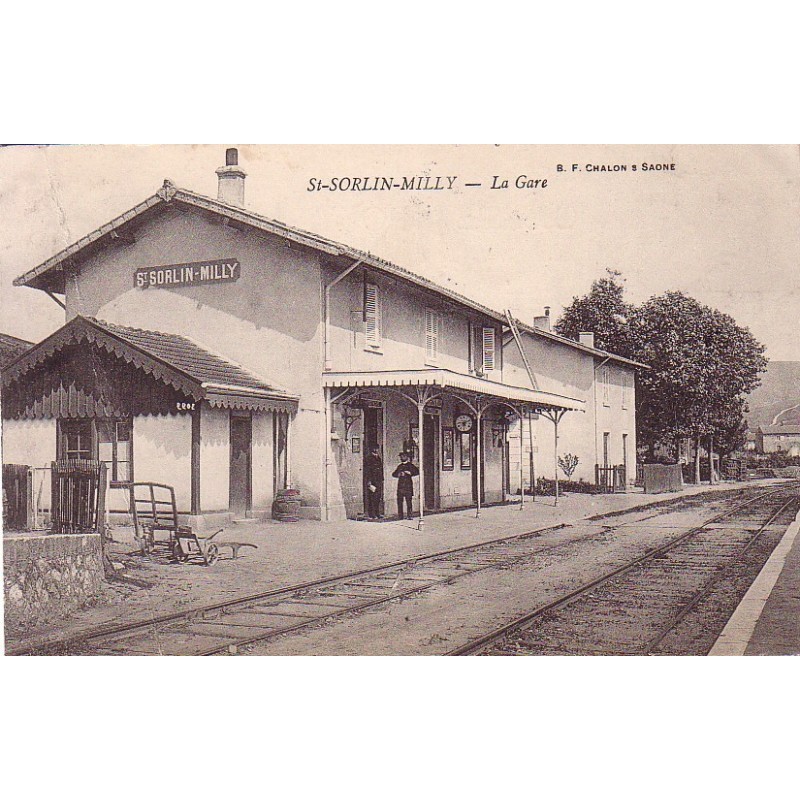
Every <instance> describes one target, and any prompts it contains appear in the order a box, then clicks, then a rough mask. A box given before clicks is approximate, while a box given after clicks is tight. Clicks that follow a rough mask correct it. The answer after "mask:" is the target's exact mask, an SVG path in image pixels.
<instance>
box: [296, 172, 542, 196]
mask: <svg viewBox="0 0 800 800" xmlns="http://www.w3.org/2000/svg"><path fill="white" fill-rule="evenodd" d="M462 186H463V187H464V188H466V189H477V188H480V187H483V186H487V187H488V188H489V189H509V188H515V189H546V188H547V178H532V177H529V176H528V175H524V174H520V175H517V176H516V177H515V178H504V177H502V176H500V175H493V176H492V179H491V180H490V181H469V182H466V181H463V182H459V179H458V176H457V175H413V176H404V177H401V178H394V177H391V176H384V175H372V176H368V177H364V178H357V177H350V176H342V177H336V178H327V179H324V178H309V180H308V186H307V187H306V191H307V192H391V191H394V190H397V191H400V192H446V191H450V190H453V189H456V188H461V187H462Z"/></svg>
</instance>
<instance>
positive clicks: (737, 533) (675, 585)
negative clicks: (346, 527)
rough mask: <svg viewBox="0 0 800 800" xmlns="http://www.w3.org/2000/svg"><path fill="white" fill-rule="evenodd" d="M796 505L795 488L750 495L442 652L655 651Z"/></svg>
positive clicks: (793, 512) (786, 520)
mask: <svg viewBox="0 0 800 800" xmlns="http://www.w3.org/2000/svg"><path fill="white" fill-rule="evenodd" d="M798 508H800V494H798V487H797V486H793V487H791V488H786V487H784V488H782V489H779V490H775V491H773V492H769V493H765V494H763V495H759V496H757V497H755V498H751V499H749V500H747V501H745V502H744V503H741V504H739V505H737V506H735V507H734V508H732V509H730V510H728V511H726V512H723V513H722V514H720V515H718V516H716V517H714V518H712V519H710V520H708V521H706V522H705V523H704V524H703V525H700V526H697V527H695V528H692V529H691V530H689V531H686V532H685V533H683V534H682V535H680V536H678V537H676V538H675V539H673V540H671V541H668V542H666V543H665V544H663V545H661V546H659V547H655V548H653V549H651V550H649V551H648V552H646V553H644V554H643V555H641V556H639V557H638V558H636V559H634V560H632V561H630V562H629V563H627V564H625V565H623V566H621V567H618V568H616V569H613V570H610V571H609V572H607V573H605V574H603V575H600V576H599V577H596V578H594V579H593V580H591V581H589V582H587V583H585V584H583V585H582V586H579V587H578V588H576V589H574V590H573V591H571V592H569V593H568V594H565V595H562V596H560V597H559V598H557V599H555V600H553V601H552V602H549V603H547V604H544V605H541V606H539V607H537V608H535V609H533V610H532V611H530V612H528V613H526V614H523V615H521V616H519V617H517V618H516V619H514V620H512V621H511V622H509V623H507V624H505V625H502V626H500V627H498V628H497V629H495V630H493V631H490V632H489V633H487V634H485V635H484V636H481V637H479V638H477V639H474V640H472V641H471V642H469V643H467V644H465V645H462V646H460V647H458V648H455V649H453V650H451V651H450V652H449V653H447V655H453V656H461V655H537V654H559V655H567V654H571V655H589V654H591V655H596V654H603V655H648V654H652V655H655V654H660V653H662V652H664V650H663V647H664V643H665V641H666V640H667V639H668V638H669V637H670V636H672V635H674V634H675V633H676V631H677V630H678V629H679V627H680V626H681V624H682V623H684V621H685V620H686V619H687V618H688V617H689V616H690V615H691V614H692V613H693V612H695V611H696V610H697V609H698V608H699V607H700V606H701V604H702V603H703V602H704V601H706V600H707V599H708V598H709V597H710V596H711V594H712V593H713V592H714V591H715V590H716V589H717V588H718V587H720V586H721V585H724V583H725V582H726V581H729V580H731V579H733V578H734V577H735V575H736V567H737V565H739V564H740V563H741V561H742V560H743V559H744V557H745V556H747V554H748V553H749V552H750V551H751V550H752V548H754V546H755V545H756V544H757V542H758V541H759V539H760V538H761V537H762V535H763V534H764V532H765V531H767V530H768V529H769V528H770V526H773V525H776V526H783V525H786V526H788V524H789V523H790V522H791V521H792V519H794V516H795V515H796V513H797V511H798ZM705 652H707V650H706V651H705Z"/></svg>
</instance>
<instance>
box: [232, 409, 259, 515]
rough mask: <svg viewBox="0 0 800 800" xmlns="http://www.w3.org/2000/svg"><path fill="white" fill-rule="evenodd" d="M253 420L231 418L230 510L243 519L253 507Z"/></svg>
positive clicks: (247, 417)
mask: <svg viewBox="0 0 800 800" xmlns="http://www.w3.org/2000/svg"><path fill="white" fill-rule="evenodd" d="M252 447H253V420H252V417H251V416H250V415H249V414H248V415H247V416H239V415H236V416H231V469H230V494H229V498H230V499H229V510H230V511H232V512H233V513H234V515H235V516H238V517H243V516H245V515H246V514H247V512H248V511H250V509H251V507H252V480H251V479H252V469H251V464H252Z"/></svg>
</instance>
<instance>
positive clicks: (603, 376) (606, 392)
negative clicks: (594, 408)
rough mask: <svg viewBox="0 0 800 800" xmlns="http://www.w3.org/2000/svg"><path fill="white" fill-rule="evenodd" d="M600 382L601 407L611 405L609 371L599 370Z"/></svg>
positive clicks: (605, 368) (606, 369)
mask: <svg viewBox="0 0 800 800" xmlns="http://www.w3.org/2000/svg"><path fill="white" fill-rule="evenodd" d="M600 382H601V383H602V385H603V405H604V406H610V405H611V369H610V368H609V367H603V368H602V369H601V370H600Z"/></svg>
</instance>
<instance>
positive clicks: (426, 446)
mask: <svg viewBox="0 0 800 800" xmlns="http://www.w3.org/2000/svg"><path fill="white" fill-rule="evenodd" d="M422 428H423V431H422V451H423V458H424V460H425V508H427V509H436V508H438V507H439V491H438V488H439V417H438V416H436V415H433V414H425V415H424V420H423V422H422Z"/></svg>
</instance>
